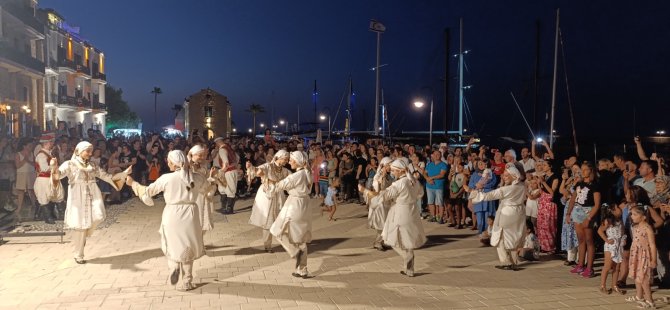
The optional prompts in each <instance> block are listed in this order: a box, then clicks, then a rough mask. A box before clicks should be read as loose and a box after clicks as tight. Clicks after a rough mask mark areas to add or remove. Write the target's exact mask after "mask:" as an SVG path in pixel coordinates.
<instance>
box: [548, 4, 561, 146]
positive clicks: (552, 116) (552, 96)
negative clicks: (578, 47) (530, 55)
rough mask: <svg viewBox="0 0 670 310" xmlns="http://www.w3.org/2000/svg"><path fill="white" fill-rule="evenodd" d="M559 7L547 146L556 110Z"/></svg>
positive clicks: (550, 138) (552, 142) (552, 131)
mask: <svg viewBox="0 0 670 310" xmlns="http://www.w3.org/2000/svg"><path fill="white" fill-rule="evenodd" d="M559 10H560V9H556V39H555V41H554V80H553V82H552V86H551V122H550V126H549V147H550V148H551V147H553V145H554V114H555V112H556V72H557V71H558V27H559V21H560V14H559V12H560V11H559Z"/></svg>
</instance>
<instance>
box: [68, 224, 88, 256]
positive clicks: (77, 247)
mask: <svg viewBox="0 0 670 310" xmlns="http://www.w3.org/2000/svg"><path fill="white" fill-rule="evenodd" d="M87 235H89V230H88V229H77V230H73V231H72V243H74V258H76V259H79V260H82V259H84V247H86V237H87Z"/></svg>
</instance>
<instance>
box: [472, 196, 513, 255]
mask: <svg viewBox="0 0 670 310" xmlns="http://www.w3.org/2000/svg"><path fill="white" fill-rule="evenodd" d="M470 195H471V197H472V198H471V199H472V203H478V202H482V201H490V200H500V203H499V204H498V211H497V212H496V218H495V220H494V221H493V228H492V232H491V245H492V246H498V243H499V242H500V238H501V237H502V238H503V242H504V247H505V249H506V250H515V249H518V248H519V247H520V246H521V245H522V243H523V241H524V240H523V237H524V236H523V235H524V233H525V231H526V203H525V202H526V187H525V186H524V185H523V184H522V183H519V184H516V185H507V186H503V187H501V188H497V189H495V190H492V191H490V192H488V193H482V192H480V191H472V192H471V193H470Z"/></svg>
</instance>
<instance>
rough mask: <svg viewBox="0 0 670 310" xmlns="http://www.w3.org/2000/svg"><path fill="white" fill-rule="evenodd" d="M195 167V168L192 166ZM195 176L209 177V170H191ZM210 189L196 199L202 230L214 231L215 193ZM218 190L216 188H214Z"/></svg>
mask: <svg viewBox="0 0 670 310" xmlns="http://www.w3.org/2000/svg"><path fill="white" fill-rule="evenodd" d="M191 167H193V166H191ZM191 171H192V172H193V173H194V174H199V175H201V176H202V177H203V178H206V177H207V174H208V171H207V169H205V168H203V167H200V168H197V169H192V170H191ZM205 186H211V185H205ZM211 189H212V188H211V187H209V188H208V189H207V190H206V191H205V192H200V193H199V194H198V197H197V198H196V202H195V204H196V205H197V206H198V214H199V218H198V219H199V220H200V226H201V227H202V230H212V229H214V223H213V222H212V212H214V201H213V199H214V198H213V197H214V191H212V190H211ZM214 189H216V188H214Z"/></svg>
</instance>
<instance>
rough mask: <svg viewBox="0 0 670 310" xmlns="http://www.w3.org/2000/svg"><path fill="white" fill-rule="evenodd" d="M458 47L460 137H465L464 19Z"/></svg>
mask: <svg viewBox="0 0 670 310" xmlns="http://www.w3.org/2000/svg"><path fill="white" fill-rule="evenodd" d="M459 40H460V43H459V46H458V136H459V137H460V136H462V135H463V18H462V17H461V19H460V38H459Z"/></svg>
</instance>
